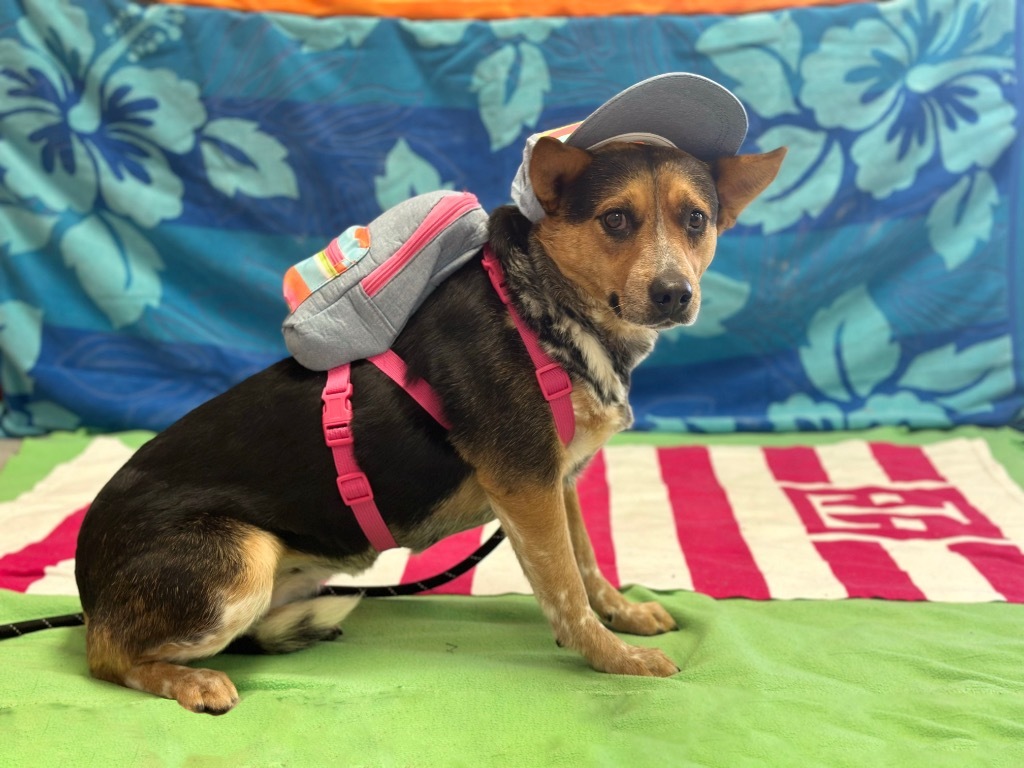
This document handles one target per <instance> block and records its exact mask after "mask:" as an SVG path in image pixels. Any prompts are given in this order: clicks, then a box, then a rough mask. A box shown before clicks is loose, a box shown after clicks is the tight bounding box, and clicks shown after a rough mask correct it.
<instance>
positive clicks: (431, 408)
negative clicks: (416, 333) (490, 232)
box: [322, 244, 576, 552]
mask: <svg viewBox="0 0 1024 768" xmlns="http://www.w3.org/2000/svg"><path fill="white" fill-rule="evenodd" d="M483 265H484V269H486V270H487V275H488V276H489V277H490V279H491V284H492V285H493V286H494V290H495V291H497V293H498V296H499V297H501V301H502V303H504V304H505V307H506V308H507V309H508V312H509V314H510V315H511V316H512V322H514V323H515V325H516V330H518V331H519V336H520V337H521V338H522V340H523V344H524V345H526V351H527V352H529V354H530V359H531V360H532V361H533V365H534V368H535V369H536V374H537V383H538V384H539V385H540V389H541V392H543V393H544V399H545V400H547V401H548V405H550V406H551V414H552V416H553V417H554V420H555V428H556V429H557V430H558V437H559V438H560V439H561V441H562V443H563V444H564V445H568V444H569V443H570V442H571V441H572V438H573V435H574V434H575V432H576V415H575V413H574V412H573V409H572V381H571V380H570V379H569V374H567V373H566V372H565V370H564V369H563V368H562V366H560V365H559V364H558V363H556V362H555V361H554V360H553V359H552V358H551V356H550V355H548V353H547V352H545V351H544V349H543V348H542V347H541V345H540V341H539V340H538V339H537V334H536V333H534V332H533V330H532V329H530V328H529V327H528V326H527V325H526V323H524V322H523V320H522V318H521V317H520V316H519V313H518V312H516V309H515V307H514V306H513V305H512V299H511V297H510V296H509V293H508V286H507V285H506V284H505V272H504V270H503V269H502V268H501V263H500V262H499V261H498V259H497V257H496V256H495V255H494V252H493V251H492V250H491V246H490V244H488V245H486V246H484V260H483ZM367 360H368V361H369V362H371V363H373V365H375V366H377V368H378V369H380V371H381V372H382V373H383V374H384V375H385V376H387V377H388V378H390V379H391V380H392V381H393V382H395V383H396V384H398V386H400V387H401V388H402V389H404V390H405V391H406V392H408V393H409V395H410V396H411V397H412V398H413V399H414V400H415V401H416V402H417V403H419V404H420V405H421V406H422V407H423V409H424V410H425V411H426V412H427V413H429V414H430V415H431V416H433V417H434V419H435V420H436V421H437V423H438V424H440V425H441V426H442V427H444V428H445V429H451V423H450V422H449V421H448V419H447V418H446V417H445V415H444V408H443V407H442V405H441V400H440V398H439V397H438V396H437V393H436V392H435V391H434V390H433V388H431V386H430V385H429V384H427V382H425V381H423V380H422V379H421V380H419V381H416V382H413V383H410V382H409V381H408V375H409V371H408V368H407V367H406V365H405V361H403V360H402V358H400V357H399V356H398V355H396V354H395V353H394V352H393V351H391V350H390V349H388V350H386V351H384V352H382V353H381V354H379V355H374V356H373V357H369V358H367ZM322 398H323V402H324V411H323V424H324V440H325V442H326V443H327V445H328V446H330V449H331V454H332V455H333V456H334V467H335V469H336V470H337V473H338V492H339V493H340V494H341V499H342V501H344V502H345V504H347V505H348V506H349V507H350V508H351V509H352V514H354V515H355V517H356V522H358V523H359V527H360V528H362V529H363V533H364V534H366V538H367V539H369V541H370V546H372V547H373V548H374V549H376V550H377V551H378V552H383V551H384V550H386V549H394V548H395V547H397V546H398V544H397V542H395V537H394V536H392V535H391V531H389V530H388V526H387V524H386V523H385V522H384V518H383V517H382V516H381V514H380V510H379V509H377V504H376V503H375V502H374V500H373V489H372V488H371V487H370V480H369V478H367V477H366V474H365V473H364V472H363V471H362V470H361V469H360V468H359V463H358V462H357V461H356V453H355V447H354V444H353V439H352V378H351V366H350V365H349V364H348V363H345V364H344V365H339V366H338V367H337V368H332V369H331V370H330V371H328V373H327V385H326V386H325V387H324V391H323V395H322Z"/></svg>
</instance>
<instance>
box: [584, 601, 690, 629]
mask: <svg viewBox="0 0 1024 768" xmlns="http://www.w3.org/2000/svg"><path fill="white" fill-rule="evenodd" d="M602 618H603V619H604V620H605V622H606V623H607V624H608V626H609V627H611V628H612V629H614V630H615V631H616V632H626V633H627V634H630V635H660V634H662V633H663V632H671V631H672V630H674V629H679V625H677V624H676V620H675V619H673V618H672V616H671V615H670V614H669V612H668V611H666V610H665V609H664V608H663V607H662V606H661V604H660V603H630V602H627V601H625V600H623V601H622V602H621V603H620V604H619V605H617V606H615V607H614V608H613V609H611V610H609V611H607V612H606V613H605V615H604V616H603V617H602Z"/></svg>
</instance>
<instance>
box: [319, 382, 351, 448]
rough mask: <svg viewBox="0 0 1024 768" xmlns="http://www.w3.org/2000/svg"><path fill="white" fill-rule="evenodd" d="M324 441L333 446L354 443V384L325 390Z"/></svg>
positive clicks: (323, 396)
mask: <svg viewBox="0 0 1024 768" xmlns="http://www.w3.org/2000/svg"><path fill="white" fill-rule="evenodd" d="M321 397H322V398H323V401H324V408H323V425H324V441H325V442H326V443H327V445H329V446H331V447H332V448H333V447H334V446H336V445H351V444H352V428H351V426H350V425H351V423H352V384H351V382H350V383H348V384H347V385H346V386H345V388H344V389H340V390H335V391H331V392H324V393H323V395H322V396H321Z"/></svg>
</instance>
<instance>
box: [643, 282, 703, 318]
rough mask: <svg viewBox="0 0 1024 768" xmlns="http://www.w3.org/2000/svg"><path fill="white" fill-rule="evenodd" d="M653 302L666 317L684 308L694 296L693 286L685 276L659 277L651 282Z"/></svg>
mask: <svg viewBox="0 0 1024 768" xmlns="http://www.w3.org/2000/svg"><path fill="white" fill-rule="evenodd" d="M650 295H651V302H652V303H653V304H654V306H655V308H656V309H657V310H658V311H659V312H661V313H662V314H663V315H665V316H666V317H668V316H671V315H673V314H675V313H677V312H679V311H680V310H682V309H684V308H685V307H686V306H687V305H688V304H689V303H690V299H692V298H693V287H692V286H691V285H690V281H689V280H687V279H686V278H685V277H682V276H679V277H673V278H659V279H657V280H655V281H654V282H653V283H651V290H650Z"/></svg>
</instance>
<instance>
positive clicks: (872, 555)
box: [814, 541, 925, 600]
mask: <svg viewBox="0 0 1024 768" xmlns="http://www.w3.org/2000/svg"><path fill="white" fill-rule="evenodd" d="M814 546H815V547H816V548H817V550H818V552H819V553H820V554H821V556H822V557H823V558H824V559H825V560H826V562H828V564H829V567H830V568H831V569H832V572H833V573H834V574H835V575H836V578H838V579H839V580H840V581H841V582H842V583H843V586H844V587H846V591H847V592H848V593H849V594H850V597H880V598H883V599H885V600H924V599H925V596H924V593H923V592H921V590H920V589H918V588H917V587H916V586H915V585H914V582H913V581H911V580H910V577H909V576H908V575H907V573H906V571H903V570H901V569H900V567H899V566H898V565H896V561H894V560H893V559H892V557H891V556H890V555H889V553H888V552H886V551H885V548H884V547H883V546H882V545H881V544H878V543H877V542H874V541H818V542H815V544H814Z"/></svg>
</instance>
